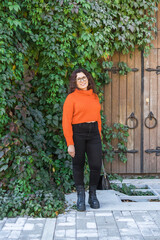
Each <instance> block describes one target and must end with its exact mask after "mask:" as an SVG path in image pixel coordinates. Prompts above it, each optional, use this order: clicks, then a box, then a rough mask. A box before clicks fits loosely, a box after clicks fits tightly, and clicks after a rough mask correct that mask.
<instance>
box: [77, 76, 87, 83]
mask: <svg viewBox="0 0 160 240" xmlns="http://www.w3.org/2000/svg"><path fill="white" fill-rule="evenodd" d="M87 80H88V78H87V77H83V78H78V79H77V82H81V81H87Z"/></svg>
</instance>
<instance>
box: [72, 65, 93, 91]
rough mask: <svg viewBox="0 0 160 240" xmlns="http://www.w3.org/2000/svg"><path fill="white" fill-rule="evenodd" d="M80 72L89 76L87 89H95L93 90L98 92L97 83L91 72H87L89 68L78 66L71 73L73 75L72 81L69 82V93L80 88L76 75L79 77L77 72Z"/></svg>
mask: <svg viewBox="0 0 160 240" xmlns="http://www.w3.org/2000/svg"><path fill="white" fill-rule="evenodd" d="M80 72H83V73H84V74H85V75H86V77H87V78H88V87H87V90H89V89H93V92H94V93H96V94H97V90H96V86H95V83H94V80H93V78H92V75H91V73H89V72H87V70H85V69H83V68H78V69H76V70H74V71H73V72H72V73H71V76H70V79H69V80H70V82H69V89H68V94H69V93H72V92H74V90H75V89H76V88H78V87H77V84H76V77H77V73H80Z"/></svg>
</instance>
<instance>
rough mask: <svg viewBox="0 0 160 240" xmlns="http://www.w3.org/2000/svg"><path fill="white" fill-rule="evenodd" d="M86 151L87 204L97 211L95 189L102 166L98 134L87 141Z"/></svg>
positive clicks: (97, 204)
mask: <svg viewBox="0 0 160 240" xmlns="http://www.w3.org/2000/svg"><path fill="white" fill-rule="evenodd" d="M86 151H87V156H88V163H89V167H90V180H89V199H88V203H89V204H90V207H91V208H94V209H97V208H100V204H99V201H98V199H97V196H96V189H97V185H98V182H99V178H100V172H101V166H102V144H101V139H100V135H99V134H97V135H95V136H94V137H93V138H91V139H90V140H88V141H87V145H86Z"/></svg>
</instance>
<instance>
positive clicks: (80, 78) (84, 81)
mask: <svg viewBox="0 0 160 240" xmlns="http://www.w3.org/2000/svg"><path fill="white" fill-rule="evenodd" d="M76 84H77V87H78V88H79V89H81V90H87V87H88V78H87V77H86V75H85V74H84V73H83V72H80V73H77V77H76Z"/></svg>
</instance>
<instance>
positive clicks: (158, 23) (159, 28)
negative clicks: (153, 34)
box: [157, 3, 160, 30]
mask: <svg viewBox="0 0 160 240" xmlns="http://www.w3.org/2000/svg"><path fill="white" fill-rule="evenodd" d="M157 29H158V30H160V3H159V4H158V14H157Z"/></svg>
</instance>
